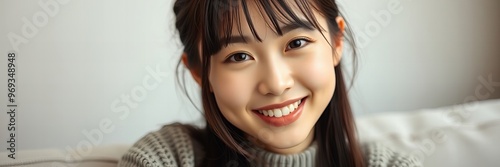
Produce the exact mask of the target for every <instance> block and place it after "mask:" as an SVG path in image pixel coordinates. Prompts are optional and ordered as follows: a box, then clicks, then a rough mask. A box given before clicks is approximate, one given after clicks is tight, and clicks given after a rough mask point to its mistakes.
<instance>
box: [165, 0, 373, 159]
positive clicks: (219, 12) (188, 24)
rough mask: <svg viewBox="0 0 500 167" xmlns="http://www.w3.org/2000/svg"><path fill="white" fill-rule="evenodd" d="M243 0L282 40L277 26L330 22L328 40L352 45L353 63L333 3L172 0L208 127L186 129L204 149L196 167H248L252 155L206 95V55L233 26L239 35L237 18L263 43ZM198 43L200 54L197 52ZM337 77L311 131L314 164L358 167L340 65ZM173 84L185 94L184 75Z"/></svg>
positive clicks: (219, 46)
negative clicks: (256, 8)
mask: <svg viewBox="0 0 500 167" xmlns="http://www.w3.org/2000/svg"><path fill="white" fill-rule="evenodd" d="M247 1H255V2H256V3H257V5H258V6H259V8H261V10H260V11H261V12H262V15H263V16H267V17H268V18H269V25H270V26H271V28H272V29H273V30H274V31H275V33H276V34H278V35H282V33H281V29H280V27H279V25H278V23H279V22H280V21H294V22H297V23H299V24H303V26H305V27H309V28H311V29H317V30H318V31H319V30H321V28H320V26H319V24H318V22H317V20H316V18H315V15H314V14H313V11H317V12H318V13H320V14H321V15H322V16H324V17H325V18H326V20H327V21H328V29H329V30H330V32H332V33H331V34H332V37H331V38H332V39H340V38H343V37H345V38H344V39H345V40H347V42H349V43H350V45H351V47H352V48H353V56H354V58H353V61H356V59H355V58H356V49H355V48H356V46H355V43H354V38H353V36H352V33H351V32H350V31H349V30H347V31H346V33H344V34H343V33H342V32H340V29H339V27H338V25H337V22H336V18H337V16H341V13H340V11H339V8H338V6H337V4H336V2H335V0H293V1H291V0H290V1H283V0H176V2H175V4H174V13H175V15H176V23H175V25H176V28H177V30H178V31H179V36H180V40H181V42H182V44H183V45H184V52H185V53H186V54H187V60H188V61H187V68H189V69H190V70H193V71H195V72H196V73H198V74H199V75H200V76H201V95H202V104H203V111H204V116H205V119H206V123H207V126H206V127H205V128H204V129H196V128H193V127H191V126H188V125H186V127H187V129H189V131H190V133H191V135H192V136H193V137H194V138H195V139H199V141H201V142H203V143H202V144H204V147H205V151H206V153H205V155H206V157H205V159H204V161H203V164H198V165H199V166H214V167H215V166H217V167H219V166H226V165H230V164H238V166H249V160H251V159H252V158H253V155H251V154H250V153H249V152H248V151H246V150H245V143H246V142H247V141H246V139H245V137H244V133H243V132H242V131H241V130H240V129H238V128H237V127H235V126H234V125H232V124H231V123H230V122H229V121H227V120H226V119H225V118H224V116H223V115H222V114H221V112H220V110H219V108H218V107H217V103H216V101H215V97H214V95H213V94H212V92H210V85H209V81H208V76H209V72H210V70H208V69H210V61H209V60H210V56H211V55H213V54H215V53H217V52H218V51H220V50H221V49H222V47H224V46H225V45H227V43H226V42H225V41H228V39H229V38H230V36H231V35H233V34H231V32H233V31H232V29H233V28H234V27H233V26H234V25H237V26H238V27H236V28H238V29H239V32H240V33H241V23H240V21H239V19H237V18H240V16H244V18H246V21H247V23H248V25H249V28H250V30H251V32H252V34H253V35H254V37H255V38H256V39H257V40H259V41H260V40H261V38H260V37H259V36H258V34H257V32H256V30H255V28H254V25H253V22H252V18H250V14H249V11H248V6H247V3H248V2H247ZM291 3H296V6H298V7H299V8H300V11H301V12H296V11H293V10H292V9H291ZM298 14H300V15H302V16H304V17H305V18H306V19H307V20H306V21H307V22H309V23H308V24H306V23H304V20H301V19H299V17H298V16H299V15H298ZM283 19H284V20H283ZM311 25H312V27H310V26H311ZM240 35H241V34H240ZM221 39H222V40H221ZM200 44H201V50H199V45H200ZM332 47H333V46H332ZM200 53H201V55H200ZM200 58H201V59H200ZM354 65H356V62H354ZM180 68H182V67H181V62H180V61H179V63H178V69H180ZM354 68H355V66H354ZM335 74H336V82H337V83H336V88H335V92H334V95H333V97H332V99H331V100H330V102H329V104H328V105H327V107H326V108H325V111H324V112H323V114H322V115H321V116H320V118H319V120H318V122H317V123H316V125H315V129H314V130H315V140H316V141H317V143H318V154H317V157H316V165H317V166H319V167H331V166H352V167H361V166H364V158H363V157H362V154H361V149H360V146H359V142H358V140H357V133H356V132H357V131H356V126H355V123H354V118H353V114H352V111H351V107H350V104H349V100H348V94H347V90H348V86H347V85H346V82H345V79H344V75H343V72H342V63H339V64H338V65H337V66H336V67H335ZM177 81H178V83H179V84H180V85H181V86H182V88H183V89H184V92H185V93H186V94H187V91H186V88H185V86H183V85H184V79H183V75H182V73H179V71H178V75H177ZM198 165H197V166H198Z"/></svg>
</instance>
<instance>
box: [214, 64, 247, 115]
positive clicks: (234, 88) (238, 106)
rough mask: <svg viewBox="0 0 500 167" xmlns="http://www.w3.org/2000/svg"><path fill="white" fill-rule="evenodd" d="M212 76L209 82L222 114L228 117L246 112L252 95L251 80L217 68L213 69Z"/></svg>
mask: <svg viewBox="0 0 500 167" xmlns="http://www.w3.org/2000/svg"><path fill="white" fill-rule="evenodd" d="M211 74H214V75H211V76H210V77H209V80H210V83H211V84H212V90H213V93H214V95H215V99H216V100H217V105H218V106H219V108H220V110H221V112H223V114H224V115H226V114H227V113H228V112H233V113H236V112H238V111H243V110H245V109H246V106H247V103H248V101H249V98H250V97H251V93H252V86H251V83H252V81H251V80H249V79H250V78H249V77H245V75H241V74H236V73H232V72H228V71H227V70H220V69H218V68H217V67H214V68H212V71H211Z"/></svg>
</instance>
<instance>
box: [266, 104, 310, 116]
mask: <svg viewBox="0 0 500 167" xmlns="http://www.w3.org/2000/svg"><path fill="white" fill-rule="evenodd" d="M300 102H302V100H299V101H296V102H295V103H292V104H290V105H288V106H285V107H282V108H276V109H272V110H259V113H261V114H264V115H265V116H269V117H282V116H286V115H288V114H290V113H292V112H293V111H295V110H296V109H297V107H298V106H299V104H300Z"/></svg>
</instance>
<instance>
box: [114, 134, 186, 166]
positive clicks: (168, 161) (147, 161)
mask: <svg viewBox="0 0 500 167" xmlns="http://www.w3.org/2000/svg"><path fill="white" fill-rule="evenodd" d="M118 166H120V167H131V166H134V167H135V166H140V167H157V166H164V167H193V166H194V152H193V145H192V143H191V140H190V138H189V135H188V134H187V133H186V132H185V131H184V130H183V129H182V128H181V127H178V126H175V125H167V126H164V127H163V128H162V129H160V130H159V131H156V132H152V133H149V134H147V135H146V136H144V137H143V138H141V139H140V140H139V141H138V142H136V143H135V144H134V145H133V146H132V147H131V148H130V149H129V150H128V151H127V153H125V154H124V155H123V156H122V158H121V160H120V162H119V163H118Z"/></svg>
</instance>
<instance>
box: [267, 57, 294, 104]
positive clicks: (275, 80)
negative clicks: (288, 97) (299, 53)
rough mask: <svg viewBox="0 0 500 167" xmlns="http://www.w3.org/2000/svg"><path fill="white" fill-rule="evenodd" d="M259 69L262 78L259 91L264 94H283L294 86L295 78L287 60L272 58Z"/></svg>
mask: <svg viewBox="0 0 500 167" xmlns="http://www.w3.org/2000/svg"><path fill="white" fill-rule="evenodd" d="M261 69H262V70H260V71H259V73H261V76H262V79H261V80H260V82H259V84H258V91H259V92H260V93H261V94H263V95H281V94H283V93H285V92H286V91H287V90H289V89H290V88H292V87H293V85H294V78H293V75H292V72H291V69H290V66H289V65H288V64H287V63H286V62H285V60H283V59H281V58H279V60H272V61H269V62H268V63H266V65H265V66H264V67H262V68H261Z"/></svg>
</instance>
